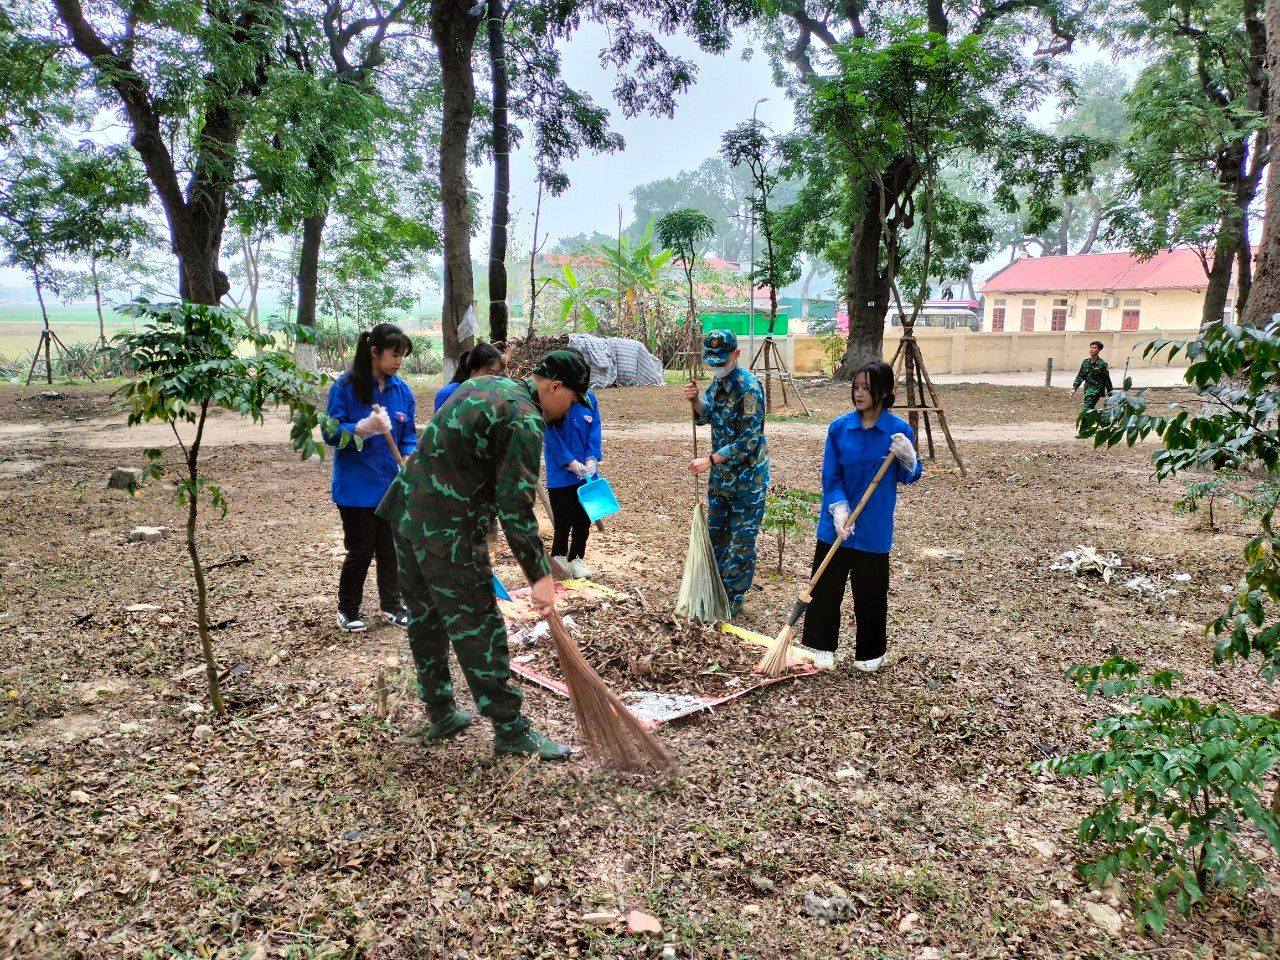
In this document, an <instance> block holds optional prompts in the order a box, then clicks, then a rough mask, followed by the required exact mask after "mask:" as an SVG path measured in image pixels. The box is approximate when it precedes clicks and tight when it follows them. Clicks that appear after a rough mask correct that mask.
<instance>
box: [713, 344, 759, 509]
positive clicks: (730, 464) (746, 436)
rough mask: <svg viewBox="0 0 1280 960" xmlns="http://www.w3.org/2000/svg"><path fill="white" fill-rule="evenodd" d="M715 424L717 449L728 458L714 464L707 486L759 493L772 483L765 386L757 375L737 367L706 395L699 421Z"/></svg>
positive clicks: (733, 492)
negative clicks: (765, 428) (766, 441)
mask: <svg viewBox="0 0 1280 960" xmlns="http://www.w3.org/2000/svg"><path fill="white" fill-rule="evenodd" d="M708 423H709V424H711V447H712V450H713V452H715V453H718V454H719V455H720V456H722V457H724V458H725V461H724V463H718V464H716V465H715V466H713V467H712V468H711V477H710V479H709V480H708V483H707V486H708V487H709V488H710V489H711V490H712V491H713V492H715V493H722V494H729V495H733V494H739V493H741V494H756V493H760V492H762V491H763V490H764V489H765V488H766V487H768V486H769V450H768V448H767V447H766V446H765V442H764V389H763V388H762V387H761V386H760V381H759V380H757V379H756V377H755V376H754V375H753V374H751V373H748V372H747V371H746V370H743V369H742V368H741V367H735V368H734V370H733V372H732V373H730V374H729V375H728V376H727V377H725V378H724V379H723V380H714V381H712V382H711V384H710V386H708V387H707V389H706V392H705V393H703V395H702V415H701V416H699V417H698V424H699V425H700V426H705V425H706V424H708Z"/></svg>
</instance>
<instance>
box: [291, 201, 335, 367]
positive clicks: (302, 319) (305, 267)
mask: <svg viewBox="0 0 1280 960" xmlns="http://www.w3.org/2000/svg"><path fill="white" fill-rule="evenodd" d="M328 216H329V212H328V211H327V210H324V211H321V212H320V213H314V214H312V215H311V216H309V217H306V218H304V219H303V221H302V246H301V247H300V248H299V251H298V325H299V326H302V327H308V328H310V329H311V330H312V331H314V330H315V326H316V289H317V287H318V286H319V281H320V246H321V244H322V243H323V242H324V225H325V221H326V220H327V219H328ZM294 358H295V359H296V360H297V362H298V366H300V367H301V368H302V369H304V370H307V371H309V372H311V373H316V372H317V369H318V365H317V363H316V345H315V344H314V343H302V342H299V343H298V345H297V346H296V347H295V348H294Z"/></svg>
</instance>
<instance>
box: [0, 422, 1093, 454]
mask: <svg viewBox="0 0 1280 960" xmlns="http://www.w3.org/2000/svg"><path fill="white" fill-rule="evenodd" d="M604 432H605V435H606V436H611V437H617V438H623V437H625V438H627V439H634V440H661V441H671V442H684V441H686V440H687V439H688V436H689V427H688V425H687V424H683V423H678V422H675V423H635V422H630V423H620V424H613V425H608V426H606V427H605V431H604ZM179 433H180V434H181V435H182V439H183V442H190V441H191V439H192V438H193V437H194V436H195V428H194V427H193V426H191V425H189V424H183V425H182V426H180V427H179ZM765 433H766V435H767V436H769V437H787V438H795V439H802V438H812V439H814V440H821V439H822V438H823V437H825V436H826V433H827V424H826V423H825V422H823V421H817V422H806V421H793V420H787V421H781V422H771V423H769V424H768V425H767V426H766V428H765ZM699 435H700V436H709V435H710V433H709V428H705V427H704V428H701V429H700V430H699ZM952 435H953V436H954V437H955V439H956V440H957V441H984V442H991V443H1036V444H1045V443H1072V442H1074V441H1075V424H1074V423H1071V422H1069V421H1053V420H1033V421H1029V422H1026V423H992V424H980V425H964V426H956V427H953V428H952ZM935 441H936V442H937V443H939V444H941V443H942V438H941V436H940V435H939V436H935ZM202 442H203V444H204V445H205V446H210V447H228V446H245V445H249V446H275V445H278V444H283V445H287V444H288V443H289V421H288V420H287V419H285V418H284V417H278V416H269V417H267V418H266V420H265V421H264V422H263V423H261V424H255V423H253V422H252V421H250V420H248V419H246V418H243V417H235V416H232V415H230V414H215V415H212V416H210V418H209V421H208V422H207V423H206V425H205V430H204V438H203V441H202ZM63 444H71V445H74V446H79V447H87V448H89V449H93V450H142V449H145V448H147V447H170V446H174V445H175V444H174V437H173V431H172V430H170V429H169V428H168V427H167V426H160V425H158V424H146V425H143V426H138V427H132V428H130V427H128V426H126V424H125V420H124V418H123V417H107V418H94V419H86V420H74V421H67V422H64V423H61V424H58V423H55V424H47V423H46V424H41V423H4V424H0V449H6V448H10V449H11V448H21V449H22V450H24V451H32V450H36V449H39V448H47V447H49V446H58V445H63Z"/></svg>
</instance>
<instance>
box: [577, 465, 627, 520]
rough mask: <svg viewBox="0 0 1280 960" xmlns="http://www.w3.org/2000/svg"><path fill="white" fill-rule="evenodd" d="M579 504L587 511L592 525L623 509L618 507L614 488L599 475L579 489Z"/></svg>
mask: <svg viewBox="0 0 1280 960" xmlns="http://www.w3.org/2000/svg"><path fill="white" fill-rule="evenodd" d="M578 502H579V503H580V504H582V509H583V510H585V511H587V519H589V520H590V521H591V522H592V523H595V522H596V521H597V520H603V519H604V518H605V517H607V516H610V515H611V514H614V513H617V512H618V511H619V510H621V509H622V507H620V506H618V498H617V497H615V496H614V495H613V487H611V486H609V481H608V480H606V479H605V478H604V477H602V476H600V475H599V474H596V477H595V479H594V480H588V481H587V482H586V483H584V484H583V485H582V486H580V487H579V488H578Z"/></svg>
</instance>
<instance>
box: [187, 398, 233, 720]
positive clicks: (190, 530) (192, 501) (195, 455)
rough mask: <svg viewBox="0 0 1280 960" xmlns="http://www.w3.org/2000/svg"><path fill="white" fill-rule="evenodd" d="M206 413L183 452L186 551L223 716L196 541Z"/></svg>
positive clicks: (214, 696) (207, 664) (213, 693)
mask: <svg viewBox="0 0 1280 960" xmlns="http://www.w3.org/2000/svg"><path fill="white" fill-rule="evenodd" d="M208 416H209V401H208V400H205V401H204V403H202V404H201V405H200V419H199V421H198V422H197V425H196V437H195V439H194V440H193V441H192V442H191V447H190V448H189V449H188V451H187V476H188V477H189V478H190V481H191V489H190V490H189V491H188V496H189V500H188V502H187V554H188V555H189V556H190V557H191V575H192V577H194V578H195V581H196V629H197V631H198V632H199V634H200V651H201V653H203V654H204V674H205V679H206V680H208V682H209V700H210V702H211V703H212V704H213V712H214V713H216V714H217V715H218V716H219V717H225V716H226V715H227V709H226V707H225V706H224V705H223V703H222V687H221V686H220V685H219V683H218V661H217V658H216V657H215V656H214V655H213V641H212V640H211V639H210V638H209V588H208V585H207V584H206V583H205V579H204V564H203V563H201V561H200V550H199V547H198V545H197V543H196V516H197V514H198V512H199V502H200V496H199V486H198V483H199V479H200V439H201V437H202V436H203V435H204V424H205V420H206V419H207V417H208Z"/></svg>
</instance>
